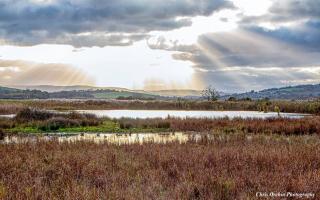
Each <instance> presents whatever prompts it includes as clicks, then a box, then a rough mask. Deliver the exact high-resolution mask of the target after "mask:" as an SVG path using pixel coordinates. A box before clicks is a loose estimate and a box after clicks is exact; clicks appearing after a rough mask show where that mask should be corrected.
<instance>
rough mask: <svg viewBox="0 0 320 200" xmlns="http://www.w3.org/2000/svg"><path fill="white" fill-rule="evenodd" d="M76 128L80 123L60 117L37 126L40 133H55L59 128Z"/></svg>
mask: <svg viewBox="0 0 320 200" xmlns="http://www.w3.org/2000/svg"><path fill="white" fill-rule="evenodd" d="M78 126H80V122H79V121H77V120H72V119H66V118H62V117H55V118H52V119H49V120H47V121H45V122H44V123H42V124H41V125H40V126H39V129H40V130H42V131H56V130H59V129H60V128H68V127H78Z"/></svg>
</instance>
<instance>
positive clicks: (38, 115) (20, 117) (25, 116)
mask: <svg viewBox="0 0 320 200" xmlns="http://www.w3.org/2000/svg"><path fill="white" fill-rule="evenodd" d="M53 115H54V114H53V113H50V112H48V111H42V110H37V109H31V108H25V109H23V110H21V111H20V112H18V114H17V115H16V116H15V118H14V119H15V120H17V121H20V122H28V121H36V120H47V119H49V118H51V117H53Z"/></svg>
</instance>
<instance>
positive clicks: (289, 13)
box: [241, 0, 320, 25]
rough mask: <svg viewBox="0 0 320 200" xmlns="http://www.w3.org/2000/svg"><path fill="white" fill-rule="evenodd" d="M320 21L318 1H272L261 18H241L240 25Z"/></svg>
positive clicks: (319, 3)
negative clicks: (267, 10)
mask: <svg viewBox="0 0 320 200" xmlns="http://www.w3.org/2000/svg"><path fill="white" fill-rule="evenodd" d="M310 19H312V20H320V1H319V0H274V1H273V5H272V6H271V7H270V9H269V12H268V13H267V14H265V15H261V16H242V22H241V23H242V24H251V25H254V24H256V23H259V22H272V23H282V22H293V21H298V20H310Z"/></svg>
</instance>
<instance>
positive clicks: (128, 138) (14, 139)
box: [0, 132, 201, 145]
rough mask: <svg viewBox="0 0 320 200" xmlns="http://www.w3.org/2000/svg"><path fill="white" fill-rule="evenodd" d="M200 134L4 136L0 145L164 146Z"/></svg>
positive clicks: (195, 138) (197, 136) (197, 137)
mask: <svg viewBox="0 0 320 200" xmlns="http://www.w3.org/2000/svg"><path fill="white" fill-rule="evenodd" d="M200 138H201V136H200V134H190V133H183V132H176V133H132V134H115V133H96V134H94V133H82V134H77V135H67V136H64V135H60V136H50V135H48V136H42V137H37V136H28V137H19V136H6V137H4V140H1V141H0V143H3V144H10V143H26V142H37V141H41V140H44V141H50V140H58V141H59V142H77V141H92V142H95V143H103V142H106V143H111V144H118V145H121V144H143V143H150V142H151V143H161V144H166V143H169V142H179V143H185V142H187V141H188V140H190V139H192V140H198V139H200Z"/></svg>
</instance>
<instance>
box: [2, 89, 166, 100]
mask: <svg viewBox="0 0 320 200" xmlns="http://www.w3.org/2000/svg"><path fill="white" fill-rule="evenodd" d="M53 98H55V99H121V100H126V99H128V100H131V99H141V100H151V99H166V97H162V96H159V95H152V94H145V93H139V92H131V91H123V90H112V89H99V90H93V89H90V90H72V91H69V90H66V91H55V92H47V91H41V90H35V89H33V90H31V89H27V90H22V89H16V88H8V87H0V99H53Z"/></svg>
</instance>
